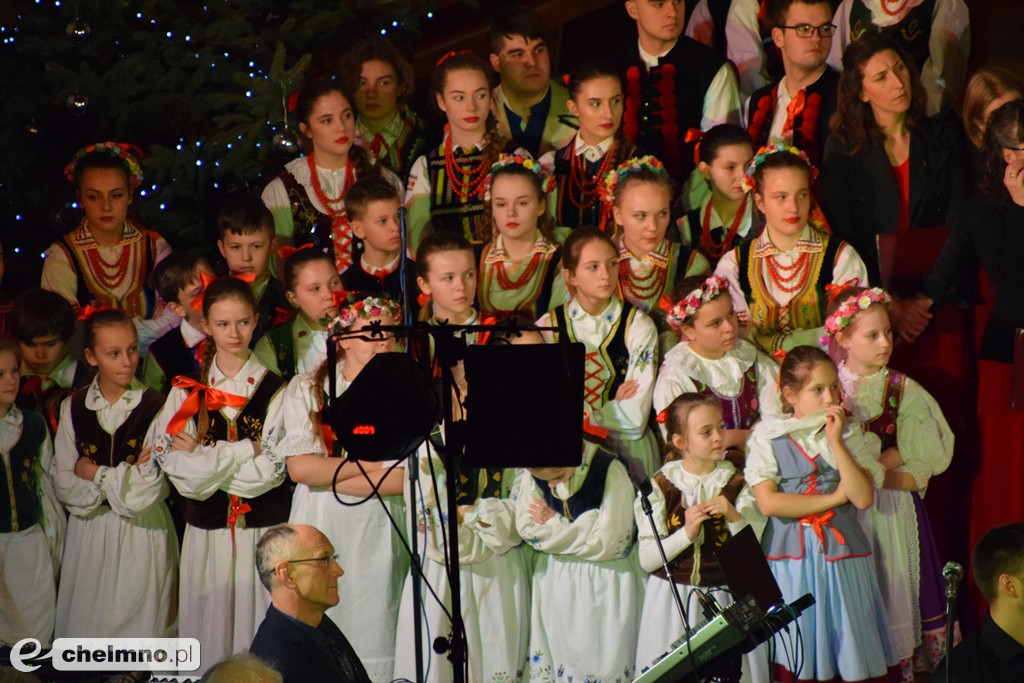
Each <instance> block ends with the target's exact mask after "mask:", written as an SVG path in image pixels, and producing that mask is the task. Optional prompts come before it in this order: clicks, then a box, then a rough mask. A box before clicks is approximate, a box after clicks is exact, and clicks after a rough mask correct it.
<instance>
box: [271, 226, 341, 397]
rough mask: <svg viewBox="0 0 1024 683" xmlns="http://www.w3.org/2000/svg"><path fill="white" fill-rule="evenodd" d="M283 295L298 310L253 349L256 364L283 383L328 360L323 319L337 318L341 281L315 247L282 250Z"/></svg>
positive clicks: (324, 256)
mask: <svg viewBox="0 0 1024 683" xmlns="http://www.w3.org/2000/svg"><path fill="white" fill-rule="evenodd" d="M278 255H279V256H281V257H282V258H284V266H283V267H282V274H283V276H284V283H285V293H284V295H285V296H286V297H287V298H288V303H290V304H291V305H292V306H294V307H295V308H297V309H299V314H298V315H297V316H295V319H294V320H292V321H291V322H287V323H282V324H281V325H277V326H276V327H272V328H270V329H269V330H267V333H266V334H265V335H263V336H262V337H261V338H260V340H259V341H258V342H256V347H255V348H254V349H253V354H255V356H256V358H257V360H259V362H260V363H262V364H263V366H264V367H265V368H267V369H268V370H270V371H271V372H273V373H276V374H278V375H281V377H283V378H284V379H285V380H289V379H291V378H292V377H293V376H295V375H302V374H305V373H307V372H314V371H315V370H316V369H317V368H318V367H320V365H321V364H322V363H323V362H324V361H325V360H326V359H327V331H326V328H325V327H324V322H323V321H324V320H325V319H326V318H333V317H334V316H336V315H337V314H338V307H337V306H336V304H335V292H339V291H341V289H342V286H341V278H340V277H339V276H338V271H336V270H335V269H334V261H333V260H332V259H331V257H330V256H328V255H327V254H325V253H324V252H322V251H320V250H319V249H317V248H315V247H312V246H310V247H303V248H299V249H294V248H293V247H281V249H280V251H278Z"/></svg>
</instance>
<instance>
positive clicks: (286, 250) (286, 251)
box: [277, 242, 313, 261]
mask: <svg viewBox="0 0 1024 683" xmlns="http://www.w3.org/2000/svg"><path fill="white" fill-rule="evenodd" d="M312 248H313V243H312V242H310V243H308V244H303V245H302V246H301V247H293V246H291V245H288V244H286V245H284V246H283V247H281V248H280V249H278V250H277V257H278V258H279V259H281V260H282V261H286V260H288V259H290V258H291V257H292V256H293V255H294V254H295V252H297V251H302V250H303V249H312Z"/></svg>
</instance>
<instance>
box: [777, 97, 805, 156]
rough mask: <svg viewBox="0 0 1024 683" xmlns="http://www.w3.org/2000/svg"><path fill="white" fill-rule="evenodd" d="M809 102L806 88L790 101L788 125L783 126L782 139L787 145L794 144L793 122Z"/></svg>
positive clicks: (787, 109)
mask: <svg viewBox="0 0 1024 683" xmlns="http://www.w3.org/2000/svg"><path fill="white" fill-rule="evenodd" d="M806 102H807V90H806V89H804V88H801V89H800V92H798V93H797V94H796V97H794V98H793V99H791V100H790V101H789V104H788V105H787V106H786V123H784V124H783V125H782V139H783V140H785V141H786V143H787V144H788V143H792V142H793V120H794V119H796V117H797V116H798V115H799V114H800V113H802V112H803V110H804V105H805V104H806Z"/></svg>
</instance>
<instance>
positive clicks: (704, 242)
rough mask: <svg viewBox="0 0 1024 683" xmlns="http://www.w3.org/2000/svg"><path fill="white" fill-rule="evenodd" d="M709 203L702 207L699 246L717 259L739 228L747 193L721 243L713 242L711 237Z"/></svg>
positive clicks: (728, 246)
mask: <svg viewBox="0 0 1024 683" xmlns="http://www.w3.org/2000/svg"><path fill="white" fill-rule="evenodd" d="M711 203H712V202H711V201H710V200H709V201H708V205H707V207H705V209H704V217H703V219H702V220H701V227H700V248H701V251H703V252H704V253H705V254H707V255H708V256H710V257H711V258H713V259H715V260H718V259H721V258H722V256H723V255H724V254H725V252H727V251H728V250H729V248H730V247H731V246H732V243H733V240H735V239H736V234H737V233H738V232H739V230H740V223H742V222H743V217H744V214H745V213H746V210H747V195H744V197H743V201H742V202H741V203H740V208H739V209H737V210H736V217H735V218H733V219H732V225H730V226H729V229H728V230H726V232H725V237H723V238H722V242H721V244H715V240H713V239H712V238H711Z"/></svg>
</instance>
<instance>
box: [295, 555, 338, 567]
mask: <svg viewBox="0 0 1024 683" xmlns="http://www.w3.org/2000/svg"><path fill="white" fill-rule="evenodd" d="M337 561H338V554H337V553H334V554H333V555H324V556H323V557H310V558H307V559H305V560H285V561H284V562H285V564H296V563H297V562H319V563H320V564H322V565H323V566H325V567H330V566H331V562H337Z"/></svg>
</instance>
